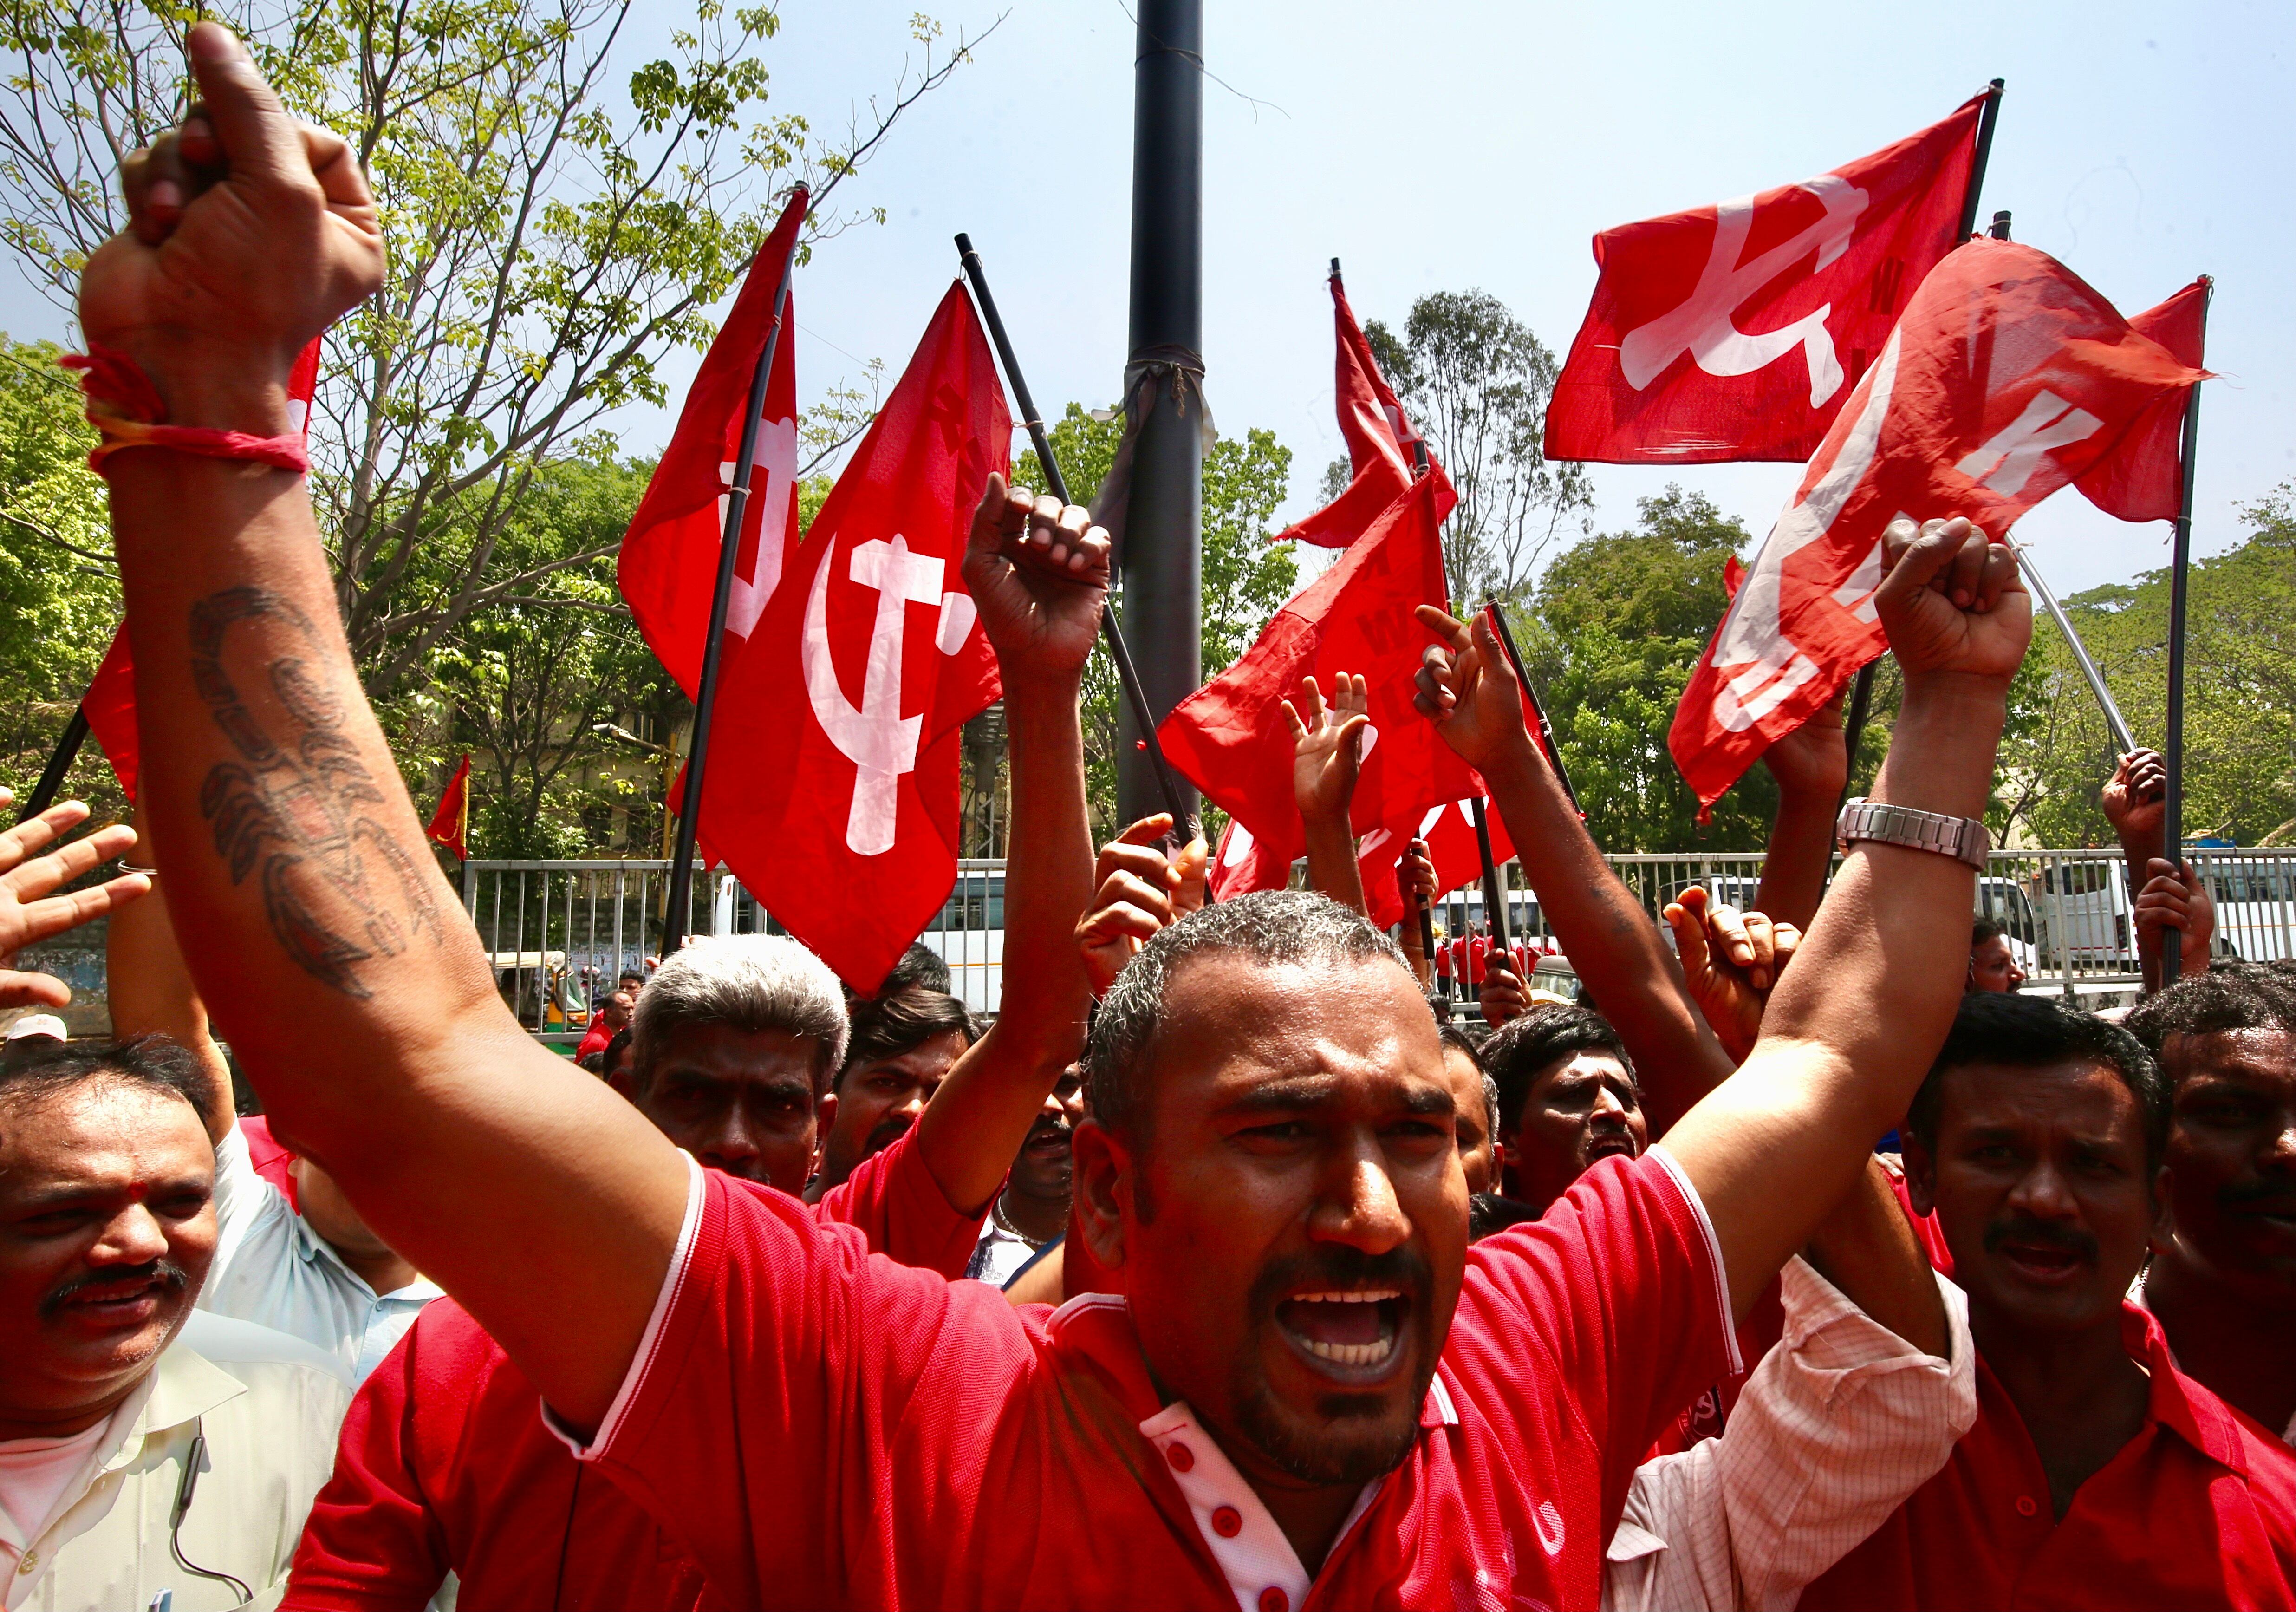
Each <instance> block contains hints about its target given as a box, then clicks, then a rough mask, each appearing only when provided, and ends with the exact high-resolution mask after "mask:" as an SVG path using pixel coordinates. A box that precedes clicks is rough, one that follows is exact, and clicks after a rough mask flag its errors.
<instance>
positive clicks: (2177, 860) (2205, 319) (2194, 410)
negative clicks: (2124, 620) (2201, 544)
mask: <svg viewBox="0 0 2296 1612" xmlns="http://www.w3.org/2000/svg"><path fill="white" fill-rule="evenodd" d="M2201 284H2202V285H2204V286H2206V287H2207V288H2208V289H2207V290H2206V291H2204V292H2202V293H2201V299H2202V300H2201V341H2202V345H2203V350H2205V347H2206V343H2207V341H2208V330H2209V303H2210V302H2211V301H2213V300H2215V298H2216V294H2217V286H2216V282H2215V281H2214V280H2213V279H2211V278H2210V277H2209V276H2206V275H2202V276H2201ZM2200 444H2201V384H2200V382H2197V381H2195V382H2193V388H2192V391H2191V392H2190V393H2189V394H2187V395H2186V397H2185V437H2184V441H2183V443H2182V444H2181V445H2180V447H2179V448H2178V453H2177V458H2178V461H2179V465H2180V474H2181V476H2182V479H2183V481H2184V487H2183V489H2181V496H2180V498H2179V499H2178V507H2177V531H2176V540H2175V546H2174V550H2173V555H2174V557H2173V558H2172V559H2171V560H2170V562H2169V739H2168V745H2169V748H2168V753H2167V756H2166V757H2165V758H2164V759H2165V760H2166V761H2167V762H2168V764H2169V785H2168V788H2167V789H2166V791H2164V792H2163V794H2162V796H2161V818H2162V819H2163V820H2162V825H2161V839H2162V841H2163V842H2164V843H2163V845H2162V854H2163V855H2165V856H2166V857H2167V858H2168V859H2169V866H2170V867H2172V868H2182V867H2183V866H2184V864H2185V856H2184V851H2185V580H2186V573H2187V572H2189V571H2190V570H2191V569H2192V563H2193V461H2194V458H2195V457H2196V456H2198V455H2199V452H2200ZM2184 942H2185V937H2184V935H2183V933H2181V932H2180V931H2177V930H2175V929H2164V930H2162V931H2161V984H2162V985H2164V986H2167V985H2173V984H2175V983H2177V975H2178V974H2180V973H2181V972H2182V964H2183V962H2184Z"/></svg>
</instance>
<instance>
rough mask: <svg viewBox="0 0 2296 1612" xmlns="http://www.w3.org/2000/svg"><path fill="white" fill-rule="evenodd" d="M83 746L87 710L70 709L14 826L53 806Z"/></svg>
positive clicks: (84, 708) (83, 708) (79, 706)
mask: <svg viewBox="0 0 2296 1612" xmlns="http://www.w3.org/2000/svg"><path fill="white" fill-rule="evenodd" d="M86 743H87V707H86V706H85V705H75V706H74V707H72V713H71V720H70V721H69V722H67V723H65V724H64V731H63V736H62V737H61V738H59V739H58V740H57V741H56V747H55V749H54V750H53V751H51V752H50V753H49V754H48V764H47V765H46V766H45V767H44V768H42V769H40V781H39V782H38V783H37V784H35V785H32V798H31V799H30V800H29V801H26V802H24V806H23V810H21V811H19V812H17V814H16V821H17V822H18V823H20V824H21V823H29V822H30V821H31V820H32V819H33V818H36V817H38V816H39V815H40V813H42V812H44V811H45V810H47V809H48V808H49V807H51V806H53V805H54V804H55V801H56V796H58V795H59V794H62V793H63V787H64V777H65V775H66V774H67V773H69V772H70V771H71V764H72V762H73V761H74V760H75V759H76V758H77V757H78V754H79V747H80V746H81V745H82V744H86Z"/></svg>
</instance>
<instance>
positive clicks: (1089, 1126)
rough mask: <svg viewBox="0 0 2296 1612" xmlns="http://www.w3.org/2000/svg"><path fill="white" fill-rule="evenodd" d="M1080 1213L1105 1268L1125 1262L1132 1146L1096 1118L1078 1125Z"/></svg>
mask: <svg viewBox="0 0 2296 1612" xmlns="http://www.w3.org/2000/svg"><path fill="white" fill-rule="evenodd" d="M1070 1147H1072V1149H1073V1150H1074V1153H1075V1156H1076V1213H1077V1221H1078V1230H1080V1231H1081V1233H1082V1234H1083V1237H1084V1241H1085V1246H1086V1248H1087V1249H1088V1250H1090V1252H1091V1254H1092V1257H1093V1258H1094V1259H1095V1261H1097V1262H1099V1263H1100V1264H1101V1265H1102V1266H1103V1268H1104V1269H1107V1270H1110V1271H1113V1270H1116V1269H1118V1268H1119V1267H1120V1266H1121V1265H1122V1264H1123V1263H1124V1221H1125V1205H1128V1204H1129V1203H1130V1202H1131V1198H1132V1168H1133V1159H1132V1150H1131V1149H1130V1148H1129V1147H1126V1146H1125V1145H1124V1142H1123V1141H1122V1140H1121V1139H1119V1138H1118V1137H1117V1136H1116V1135H1114V1134H1113V1133H1112V1132H1111V1131H1108V1130H1107V1129H1106V1128H1105V1127H1103V1125H1101V1123H1099V1122H1098V1121H1096V1120H1091V1119H1087V1120H1085V1121H1083V1122H1081V1123H1079V1124H1078V1126H1077V1128H1076V1138H1075V1139H1074V1141H1073V1142H1072V1143H1071V1144H1070Z"/></svg>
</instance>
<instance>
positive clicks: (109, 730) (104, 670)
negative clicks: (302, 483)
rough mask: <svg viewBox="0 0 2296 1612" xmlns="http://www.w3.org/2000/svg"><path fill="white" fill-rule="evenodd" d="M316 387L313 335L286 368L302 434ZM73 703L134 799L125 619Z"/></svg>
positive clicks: (135, 759)
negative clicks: (293, 361) (81, 692)
mask: <svg viewBox="0 0 2296 1612" xmlns="http://www.w3.org/2000/svg"><path fill="white" fill-rule="evenodd" d="M318 390H319V338H318V337H316V336H314V337H312V338H311V341H310V344H309V345H308V346H307V347H305V348H304V349H303V350H302V351H301V352H299V353H298V354H296V355H295V367H294V368H292V369H291V370H289V371H288V372H287V414H288V417H289V418H290V419H291V420H293V421H294V423H295V429H296V430H297V431H299V432H303V433H304V434H305V435H306V436H307V435H309V434H310V430H311V400H312V399H313V398H315V397H316V395H317V394H318ZM79 708H80V711H81V713H82V714H83V715H85V716H86V718H87V730H88V731H89V732H90V733H92V734H94V736H95V742H96V743H97V744H100V745H102V747H103V758H104V760H106V761H110V762H111V774H112V776H113V777H116V778H118V779H119V793H120V794H124V795H126V796H127V800H128V803H129V804H131V805H132V804H134V803H135V775H136V772H137V769H138V768H139V766H140V764H141V750H140V747H139V744H138V741H137V738H136V734H135V662H134V661H133V660H132V659H130V658H129V654H128V649H127V622H126V621H121V622H120V623H119V629H117V630H116V631H114V632H113V633H112V635H111V648H110V649H107V650H105V651H104V652H103V660H102V663H101V664H100V665H98V666H97V667H96V669H95V676H94V678H92V679H89V682H88V686H87V692H86V694H85V695H81V696H80V702H79Z"/></svg>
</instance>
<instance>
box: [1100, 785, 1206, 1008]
mask: <svg viewBox="0 0 2296 1612" xmlns="http://www.w3.org/2000/svg"><path fill="white" fill-rule="evenodd" d="M1171 831H1172V818H1171V815H1170V814H1169V813H1168V812H1161V811H1160V812H1158V813H1156V814H1155V815H1154V816H1152V817H1145V818H1141V819H1140V820H1139V821H1138V822H1136V823H1134V824H1132V825H1131V826H1130V827H1128V828H1126V829H1125V831H1124V832H1123V833H1122V834H1120V835H1117V836H1116V838H1115V839H1114V840H1112V841H1111V842H1110V843H1108V844H1106V845H1103V846H1102V847H1101V848H1100V857H1099V859H1098V861H1097V862H1096V863H1095V865H1094V868H1093V878H1094V880H1095V885H1096V888H1095V890H1094V892H1093V897H1092V906H1091V907H1090V909H1087V911H1086V913H1085V915H1084V917H1082V918H1080V919H1078V922H1077V930H1076V936H1077V950H1078V952H1079V953H1080V954H1081V955H1082V956H1083V958H1084V967H1085V975H1086V977H1087V979H1089V980H1090V981H1091V983H1092V993H1093V995H1094V996H1095V997H1099V996H1103V995H1105V994H1106V993H1107V991H1108V988H1109V987H1110V986H1111V985H1112V984H1114V983H1116V976H1117V975H1119V974H1121V973H1123V972H1124V966H1125V965H1126V964H1127V963H1128V962H1130V961H1131V960H1132V959H1133V958H1135V957H1136V956H1138V955H1139V952H1140V948H1141V947H1143V946H1144V945H1146V944H1147V943H1148V942H1149V941H1151V940H1152V939H1153V938H1154V937H1155V934H1156V932H1157V931H1158V930H1160V929H1161V928H1163V927H1164V926H1165V925H1168V924H1174V923H1177V922H1178V921H1179V920H1180V919H1182V918H1184V917H1187V915H1188V914H1190V913H1192V912H1193V911H1195V910H1196V909H1198V908H1200V907H1201V906H1202V905H1203V904H1204V878H1205V874H1206V872H1207V870H1208V869H1209V868H1210V849H1209V848H1208V847H1207V846H1206V845H1205V843H1204V842H1203V841H1202V840H1201V839H1195V840H1191V841H1189V842H1188V843H1187V844H1185V846H1183V847H1181V848H1180V850H1179V851H1177V853H1175V854H1174V855H1171V856H1169V857H1168V856H1166V855H1165V854H1164V850H1163V843H1164V840H1165V836H1166V835H1169V834H1170V833H1171Z"/></svg>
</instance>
